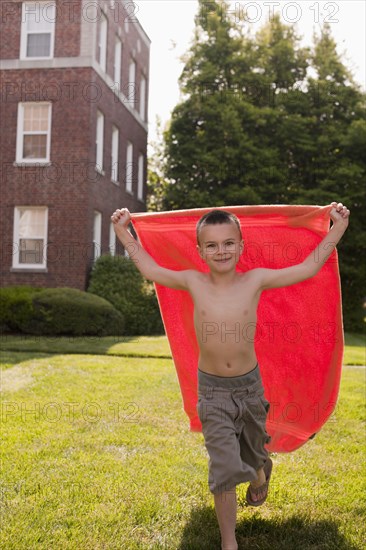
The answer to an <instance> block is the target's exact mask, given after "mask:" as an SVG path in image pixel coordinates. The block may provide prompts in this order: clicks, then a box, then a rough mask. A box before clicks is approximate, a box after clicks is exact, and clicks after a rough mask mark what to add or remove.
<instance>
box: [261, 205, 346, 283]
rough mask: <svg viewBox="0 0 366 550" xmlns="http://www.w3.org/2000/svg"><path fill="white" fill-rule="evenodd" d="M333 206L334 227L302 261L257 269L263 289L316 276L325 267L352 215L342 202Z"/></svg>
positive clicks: (331, 214)
mask: <svg viewBox="0 0 366 550" xmlns="http://www.w3.org/2000/svg"><path fill="white" fill-rule="evenodd" d="M331 206H333V208H332V210H331V211H330V218H331V220H332V221H333V225H332V227H331V228H330V230H329V232H328V234H327V235H326V236H325V237H324V239H323V240H322V241H321V242H320V243H319V244H318V246H317V247H316V248H315V249H314V250H313V251H312V252H311V253H310V254H309V256H308V257H307V258H305V260H304V261H303V262H302V263H300V264H297V265H293V266H291V267H285V268H283V269H265V268H259V269H257V270H256V272H257V276H259V278H260V286H261V288H262V290H265V289H267V288H279V287H282V286H289V285H293V284H295V283H300V282H301V281H304V280H305V279H310V278H311V277H314V275H316V274H317V273H318V271H319V270H320V269H321V268H322V267H323V265H324V264H325V262H326V261H327V260H328V258H329V256H330V255H331V253H332V252H333V250H334V249H335V247H336V245H337V244H338V242H339V241H340V240H341V238H342V236H343V234H344V232H345V231H346V229H347V227H348V221H349V215H350V211H349V210H348V208H346V207H345V206H343V204H342V203H336V202H332V203H331Z"/></svg>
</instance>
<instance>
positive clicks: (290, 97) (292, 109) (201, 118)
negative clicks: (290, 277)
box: [152, 0, 366, 329]
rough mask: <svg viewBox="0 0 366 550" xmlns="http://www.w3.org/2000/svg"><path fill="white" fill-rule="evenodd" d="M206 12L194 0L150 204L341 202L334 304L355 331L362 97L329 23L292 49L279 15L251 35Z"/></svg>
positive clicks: (360, 273) (364, 135) (293, 38)
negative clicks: (347, 213)
mask: <svg viewBox="0 0 366 550" xmlns="http://www.w3.org/2000/svg"><path fill="white" fill-rule="evenodd" d="M209 5H210V11H208V10H207V3H206V2H204V1H203V0H199V9H198V13H197V16H196V21H195V22H196V26H195V34H194V39H193V42H192V45H191V48H190V50H189V52H188V53H187V54H186V56H185V66H184V69H183V72H182V74H181V77H180V86H181V90H182V101H181V102H180V103H179V104H177V105H176V107H175V108H174V110H173V113H172V117H171V121H170V124H169V126H168V128H167V130H166V131H165V132H164V140H165V145H164V151H163V155H162V156H163V158H164V175H163V177H162V179H161V180H160V183H161V181H164V184H163V186H160V198H159V200H160V203H159V209H164V210H174V209H181V208H198V207H206V206H208V205H209V206H212V207H214V206H225V205H239V204H320V205H323V204H329V203H330V202H332V201H333V200H339V201H341V202H343V203H344V204H346V205H347V206H348V207H349V208H350V210H351V225H350V229H349V230H348V232H347V233H346V235H345V237H344V238H343V239H342V241H341V243H340V245H339V250H340V251H341V254H340V264H341V270H342V281H343V285H344V296H345V300H344V306H343V307H344V312H345V314H346V315H345V317H346V320H347V324H348V328H353V329H360V328H361V326H362V321H361V319H362V299H363V295H362V284H363V280H364V278H365V266H364V264H362V265H360V262H359V259H358V258H359V257H360V254H361V252H362V250H363V248H364V245H365V240H366V239H365V232H364V231H363V228H362V225H361V220H362V218H363V217H364V216H363V212H362V209H363V206H364V192H363V182H364V177H365V155H364V151H365V145H366V121H365V95H364V94H363V93H362V92H361V91H360V89H359V88H358V87H357V85H356V84H355V83H354V82H353V79H352V75H351V74H350V72H349V71H348V69H347V68H346V66H345V65H344V64H343V62H342V60H341V58H340V56H339V55H338V53H337V49H336V43H335V41H334V39H333V37H332V35H331V30H330V27H329V25H325V26H324V27H323V28H322V29H321V32H320V35H319V36H314V39H313V45H312V47H301V45H300V37H299V36H298V35H297V33H296V30H295V28H294V27H293V26H288V25H286V24H284V23H283V22H281V20H280V18H279V17H278V16H274V17H272V18H271V19H270V20H269V21H268V23H266V24H265V25H264V26H263V27H262V28H261V29H259V31H258V32H257V33H256V35H254V36H252V35H251V33H250V32H249V31H245V32H244V30H243V26H241V24H240V22H239V23H238V22H237V21H236V20H235V19H234V16H231V15H230V13H229V12H228V11H226V12H225V15H223V10H222V5H223V3H222V2H221V1H220V2H218V1H216V2H210V4H209ZM152 188H154V184H152Z"/></svg>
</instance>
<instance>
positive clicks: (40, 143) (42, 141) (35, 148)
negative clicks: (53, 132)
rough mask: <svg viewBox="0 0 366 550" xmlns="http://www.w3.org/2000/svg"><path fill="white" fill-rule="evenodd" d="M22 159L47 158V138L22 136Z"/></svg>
mask: <svg viewBox="0 0 366 550" xmlns="http://www.w3.org/2000/svg"><path fill="white" fill-rule="evenodd" d="M23 158H24V159H45V158H47V136H27V135H25V136H24V146H23Z"/></svg>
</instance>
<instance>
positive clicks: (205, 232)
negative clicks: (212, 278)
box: [197, 222, 244, 272]
mask: <svg viewBox="0 0 366 550" xmlns="http://www.w3.org/2000/svg"><path fill="white" fill-rule="evenodd" d="M197 249H198V252H199V255H200V256H201V258H202V259H203V260H204V261H205V262H206V263H207V265H208V266H209V268H210V269H211V270H215V271H217V270H219V271H220V272H226V271H230V270H232V269H233V268H235V266H236V264H237V263H238V261H239V257H240V255H241V254H242V253H243V250H244V242H243V240H242V239H241V236H240V233H239V230H238V228H237V227H236V225H235V223H233V222H229V223H220V224H214V225H212V224H207V225H204V226H203V227H202V228H201V230H200V232H199V244H197Z"/></svg>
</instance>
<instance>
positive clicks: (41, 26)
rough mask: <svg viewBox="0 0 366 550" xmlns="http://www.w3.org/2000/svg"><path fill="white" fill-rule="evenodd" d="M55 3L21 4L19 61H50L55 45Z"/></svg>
mask: <svg viewBox="0 0 366 550" xmlns="http://www.w3.org/2000/svg"><path fill="white" fill-rule="evenodd" d="M55 22H56V2H52V1H47V2H42V1H41V2H40V1H38V2H23V5H22V22H21V33H20V59H51V58H52V57H53V53H54V44H55Z"/></svg>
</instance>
